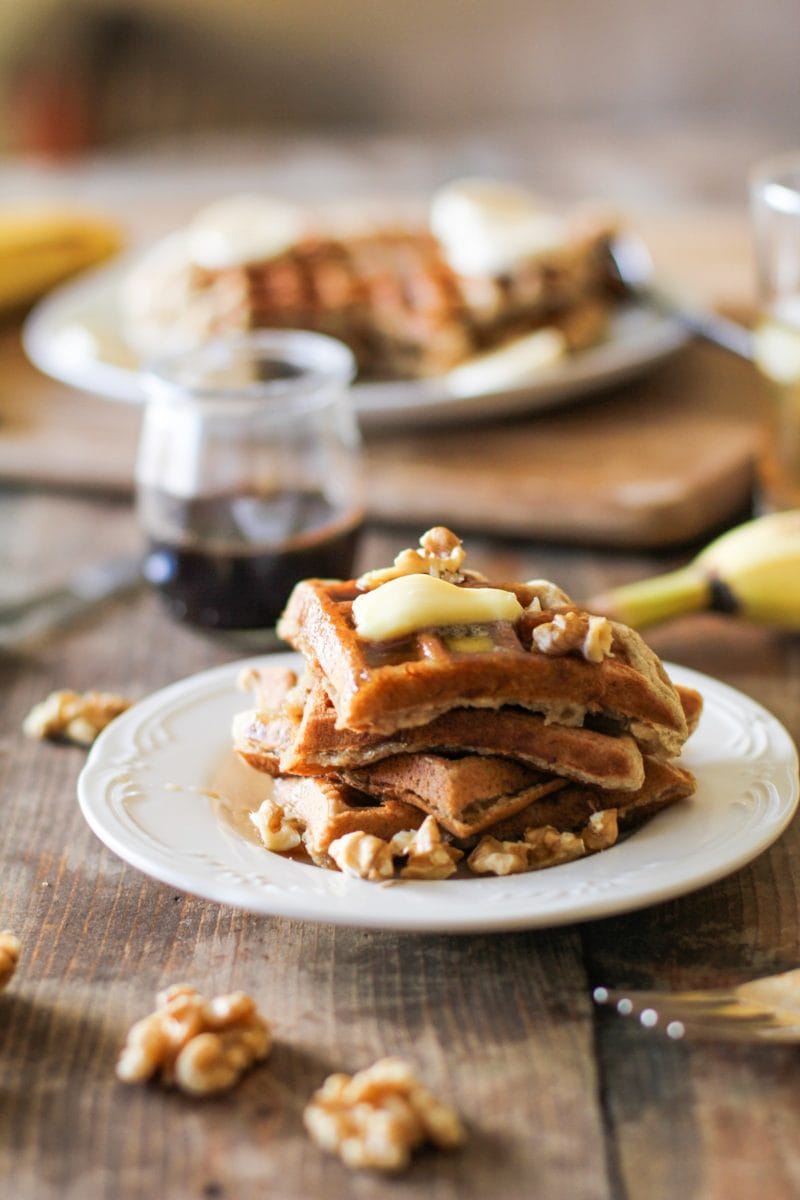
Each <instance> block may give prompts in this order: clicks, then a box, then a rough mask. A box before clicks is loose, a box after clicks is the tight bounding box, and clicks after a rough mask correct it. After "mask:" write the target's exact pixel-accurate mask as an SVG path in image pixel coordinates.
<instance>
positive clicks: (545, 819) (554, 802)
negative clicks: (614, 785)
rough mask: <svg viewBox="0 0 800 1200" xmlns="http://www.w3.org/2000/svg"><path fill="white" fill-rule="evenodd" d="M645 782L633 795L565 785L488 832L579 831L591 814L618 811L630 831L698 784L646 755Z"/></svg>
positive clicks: (503, 834)
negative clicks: (547, 829) (606, 810)
mask: <svg viewBox="0 0 800 1200" xmlns="http://www.w3.org/2000/svg"><path fill="white" fill-rule="evenodd" d="M644 768H645V778H644V783H643V784H642V786H641V787H640V788H638V789H637V790H636V791H635V792H620V791H613V790H611V791H603V790H602V789H600V788H591V787H584V786H580V785H572V784H567V785H566V786H565V787H563V788H562V789H560V790H559V791H558V792H557V793H556V794H554V795H552V796H545V797H543V798H542V799H541V800H536V801H535V802H534V803H533V804H531V805H529V806H528V807H527V808H524V809H520V810H518V811H517V813H516V814H515V815H513V816H512V817H510V818H507V819H504V820H502V821H500V822H499V823H498V824H497V825H496V826H495V827H493V828H492V829H491V830H490V832H491V833H492V834H493V835H494V836H495V837H496V838H499V839H501V840H502V839H503V838H515V837H521V836H522V835H523V833H524V832H525V830H526V829H530V828H539V827H540V826H543V825H552V826H553V827H554V828H555V829H558V830H561V831H565V830H574V829H580V828H582V826H584V825H585V824H586V822H587V821H588V819H589V817H590V816H591V815H592V813H595V812H600V811H603V810H605V809H610V808H614V809H616V810H617V816H618V821H619V825H620V828H621V829H632V828H634V827H635V826H636V825H639V824H641V823H642V821H646V820H647V819H648V818H649V817H652V816H654V815H655V814H656V813H657V812H660V811H661V809H663V808H666V807H667V806H668V805H670V804H674V803H676V802H677V801H679V800H686V799H687V798H688V797H689V796H691V795H693V793H694V792H695V790H696V787H697V783H696V780H695V778H694V776H693V775H692V773H691V772H690V771H686V770H684V768H683V767H677V766H675V764H674V763H668V762H663V761H662V760H660V759H656V758H650V757H649V756H645V760H644Z"/></svg>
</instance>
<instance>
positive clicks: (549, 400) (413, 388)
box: [23, 259, 686, 428]
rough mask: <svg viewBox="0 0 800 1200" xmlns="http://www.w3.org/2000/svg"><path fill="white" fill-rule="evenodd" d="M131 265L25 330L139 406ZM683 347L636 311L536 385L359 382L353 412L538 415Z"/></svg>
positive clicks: (46, 308)
mask: <svg viewBox="0 0 800 1200" xmlns="http://www.w3.org/2000/svg"><path fill="white" fill-rule="evenodd" d="M130 266H131V260H130V259H123V260H119V261H117V262H115V263H112V264H111V265H110V266H105V267H101V268H99V269H98V270H95V271H91V272H87V273H86V274H84V275H81V276H79V277H78V278H76V279H74V280H72V281H71V282H70V283H67V284H65V285H63V286H62V287H61V288H58V289H56V290H55V291H53V292H51V293H50V295H48V296H47V297H46V298H45V299H44V300H43V301H41V303H40V304H39V305H38V306H37V307H36V308H35V309H34V310H33V312H32V313H31V314H30V316H29V317H28V319H27V321H26V323H25V327H24V329H23V344H24V347H25V351H26V353H27V355H28V357H29V359H30V360H31V362H32V363H33V364H34V366H36V367H38V368H39V370H40V371H43V372H44V373H45V375H50V376H52V377H53V378H54V379H58V380H59V381H60V382H61V383H66V384H69V385H70V386H71V387H75V388H79V389H81V390H83V391H87V392H92V393H94V394H96V395H98V396H102V397H104V398H106V399H108V400H118V401H123V402H126V403H134V404H135V403H139V402H140V400H141V394H140V391H139V385H138V380H137V366H138V365H139V364H138V363H137V361H136V356H135V354H134V352H133V350H132V349H131V347H130V346H128V345H127V343H126V341H125V335H124V329H123V321H122V316H121V312H120V307H119V285H120V281H121V279H122V276H123V274H124V272H126V271H127V270H129V269H130ZM81 331H85V333H86V334H88V336H84V335H83V334H82V332H81ZM685 341H686V333H685V331H684V330H683V328H682V327H681V326H680V324H679V323H678V322H677V321H675V320H673V319H672V318H669V317H665V316H663V315H661V314H659V313H656V312H653V311H651V310H649V309H646V308H643V307H637V306H634V305H632V306H627V307H623V308H620V309H619V310H618V311H617V313H616V314H615V315H614V317H613V318H612V322H611V331H610V335H609V337H608V338H607V339H606V341H604V342H603V343H601V344H600V345H598V346H594V347H592V348H591V349H587V350H582V351H580V352H579V353H577V354H574V355H572V356H570V357H568V358H565V359H563V360H561V361H560V362H558V363H555V364H553V365H552V366H549V367H543V368H542V369H541V370H540V371H539V372H537V374H536V377H535V378H534V379H530V380H528V381H524V380H521V381H520V382H519V383H517V384H515V385H514V386H506V387H503V388H502V389H498V390H494V391H486V390H482V391H476V392H474V393H466V394H465V393H464V391H463V385H462V386H459V385H458V384H457V383H455V382H452V381H448V377H447V376H442V377H440V378H437V379H425V380H417V381H412V382H392V383H359V384H356V386H355V388H354V398H355V406H356V410H357V412H358V415H359V417H360V419H361V421H362V424H364V425H365V426H367V427H369V428H380V427H382V426H386V427H388V426H398V425H405V424H408V425H411V424H414V425H419V424H421V423H432V422H437V421H451V420H462V419H463V418H465V417H479V416H484V417H485V416H510V415H512V414H514V413H524V412H532V411H536V410H537V409H543V408H548V407H553V406H556V405H560V404H564V403H566V402H568V401H570V400H573V399H577V398H579V397H581V396H586V395H590V394H592V393H594V392H597V391H600V390H602V389H604V388H608V387H611V386H614V385H616V384H621V383H624V382H629V381H631V380H633V379H636V378H638V377H641V376H642V375H644V374H646V373H647V372H648V371H650V370H652V369H653V368H654V367H655V366H656V365H657V364H658V363H660V362H662V361H663V360H664V359H666V358H668V357H669V356H670V355H671V354H673V353H674V352H675V351H676V350H677V349H678V348H679V347H680V346H682V345H683V344H684V342H685Z"/></svg>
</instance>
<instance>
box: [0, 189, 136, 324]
mask: <svg viewBox="0 0 800 1200" xmlns="http://www.w3.org/2000/svg"><path fill="white" fill-rule="evenodd" d="M121 246H122V235H121V232H120V230H119V228H118V227H117V226H116V225H114V224H112V223H111V222H109V221H106V220H103V219H102V218H101V217H95V216H92V215H87V214H84V213H74V212H67V211H62V210H60V209H59V210H53V209H46V210H42V211H38V212H35V211H34V212H28V211H22V210H19V209H6V210H3V209H0V316H2V315H7V314H10V313H13V312H16V311H17V310H19V309H22V308H24V307H26V306H27V305H29V304H31V303H33V301H34V300H37V299H38V298H39V297H40V296H42V295H44V293H45V292H47V291H48V290H49V289H50V288H51V287H54V286H55V284H57V283H61V282H62V280H64V279H67V278H68V277H69V276H70V275H73V274H75V273H76V272H77V271H80V270H83V269H84V268H85V267H90V266H94V265H95V264H96V263H99V262H102V261H103V260H104V259H106V258H109V257H110V256H111V255H112V254H116V253H117V251H118V250H119V249H120V248H121Z"/></svg>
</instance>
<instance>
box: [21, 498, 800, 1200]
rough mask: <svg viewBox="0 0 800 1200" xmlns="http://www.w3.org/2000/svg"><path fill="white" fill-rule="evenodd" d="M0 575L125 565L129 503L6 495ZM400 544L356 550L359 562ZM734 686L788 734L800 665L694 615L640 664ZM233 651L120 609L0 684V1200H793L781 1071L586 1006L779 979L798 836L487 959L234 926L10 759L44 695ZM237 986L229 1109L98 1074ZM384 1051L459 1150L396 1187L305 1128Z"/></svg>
mask: <svg viewBox="0 0 800 1200" xmlns="http://www.w3.org/2000/svg"><path fill="white" fill-rule="evenodd" d="M1 503H2V508H0V512H2V518H3V519H2V522H1V523H0V530H2V546H1V547H0V548H1V549H2V555H3V561H4V562H5V563H6V564H7V569H8V570H10V571H11V572H12V574H13V577H14V579H15V580H16V581H17V584H18V586H23V585H25V584H31V583H33V582H34V581H44V580H49V579H53V578H56V577H58V576H60V575H61V574H62V573H63V572H64V571H66V570H68V569H69V568H70V567H72V566H75V565H76V564H78V563H80V562H89V561H93V560H95V559H97V558H102V557H103V556H105V555H112V554H118V553H120V552H125V551H129V550H133V549H135V547H136V545H137V544H138V533H137V531H136V527H135V523H134V520H133V516H132V513H131V511H130V508H129V506H128V504H127V503H126V502H124V501H110V500H102V499H98V498H96V497H95V498H91V497H86V498H80V497H75V496H71V497H65V496H53V495H49V494H37V493H30V492H27V493H26V492H14V491H11V492H8V493H7V494H5V495H4V496H3V497H2V501H1ZM418 533H419V530H418V529H416V528H415V529H413V530H412V529H410V528H409V529H397V530H393V531H391V532H388V531H386V530H381V529H380V528H378V527H371V528H370V530H369V531H368V533H367V536H366V538H365V540H364V543H363V546H362V549H361V555H360V557H361V565H362V566H366V565H367V564H374V563H376V562H382V561H388V559H389V558H390V557H391V556H392V555H393V554H394V553H395V552H396V551H397V550H398V549H400V548H401V547H402V546H403V545H405V544H407V543H408V542H409V539H411V538H413V537H415V536H416V535H417V534H418ZM469 544H470V551H471V555H472V558H473V561H474V563H475V565H477V566H479V567H480V568H482V569H485V570H487V571H488V572H489V573H491V574H497V575H499V576H501V577H504V578H510V577H520V578H529V577H532V576H538V575H549V576H552V577H555V578H556V579H558V580H559V581H560V582H562V583H563V585H564V586H565V587H567V588H568V589H570V590H571V591H573V592H574V594H576V595H587V594H589V593H591V592H594V591H595V590H597V588H598V587H599V586H602V585H605V584H610V583H613V582H618V581H622V580H624V579H629V578H634V577H636V576H638V575H640V574H642V573H644V572H645V571H647V570H650V569H653V568H655V567H656V566H659V565H661V566H666V565H670V562H671V561H676V560H667V559H665V558H663V557H661V558H655V557H653V556H644V555H638V556H634V555H630V554H628V555H622V554H618V555H615V556H612V557H607V556H606V557H604V556H602V555H600V554H598V553H589V552H585V551H578V550H569V549H566V548H560V549H556V548H554V547H550V548H547V547H545V546H543V545H537V544H536V543H533V542H530V541H514V540H505V541H501V540H498V539H494V538H493V539H486V538H483V537H480V536H475V537H472V538H470V543H469ZM650 640H651V641H652V642H653V644H654V646H655V647H656V649H657V650H658V651H659V652H660V653H661V654H663V655H665V656H666V657H669V658H671V659H674V660H678V661H680V662H682V663H685V664H686V665H688V666H691V667H695V668H698V669H700V670H703V671H708V672H710V673H712V674H714V675H716V676H718V677H719V678H722V679H724V680H726V681H727V682H729V683H731V684H734V685H736V686H739V687H741V688H743V689H744V690H745V691H747V692H748V693H749V694H750V695H752V696H753V697H754V698H755V699H757V700H760V701H761V702H763V703H765V704H766V705H767V706H768V707H770V708H771V709H772V710H773V711H774V712H775V714H776V715H777V716H778V717H779V718H780V719H782V720H783V721H784V722H785V723H786V724H787V725H788V727H789V729H790V730H791V731H792V732H793V733H794V734H795V736H797V735H798V734H799V733H800V693H798V689H797V680H798V678H800V646H798V643H797V640H796V639H793V638H791V637H787V636H780V635H776V634H772V633H770V632H768V631H765V630H761V629H755V628H750V627H747V626H745V625H743V624H742V623H741V622H738V621H735V620H732V619H727V618H723V617H716V616H698V617H693V618H684V619H682V620H681V621H678V622H674V623H672V624H671V625H669V626H664V627H663V628H661V629H660V630H658V631H657V632H655V633H654V634H653V635H652V636H651V639H650ZM238 654H239V651H237V650H235V649H234V648H232V647H231V646H230V645H228V644H226V643H223V642H221V641H217V640H213V639H211V638H209V637H208V636H206V635H205V634H202V633H199V632H197V631H194V630H192V629H190V628H188V627H182V626H179V625H176V624H175V623H173V622H172V621H171V620H170V619H168V618H167V617H166V616H165V615H164V614H163V613H162V611H161V609H160V606H159V604H158V602H157V599H156V598H155V597H154V596H152V595H150V594H148V593H145V592H143V593H139V594H137V595H135V596H130V597H128V598H126V599H124V600H120V601H118V602H114V603H111V604H107V605H105V606H104V607H103V608H102V609H99V610H97V611H95V612H93V613H92V614H90V615H89V616H87V618H86V619H85V620H83V621H81V622H80V623H79V624H77V625H75V626H74V627H72V628H70V629H68V630H65V631H62V632H61V633H60V634H58V635H56V636H53V637H51V638H50V639H48V640H45V641H43V642H41V643H38V644H36V645H33V646H31V647H29V648H28V649H27V650H26V652H24V653H19V654H17V655H14V656H7V657H5V658H3V659H0V691H1V692H2V695H3V716H2V736H1V739H0V796H2V804H3V812H4V820H3V822H2V825H0V927H8V928H12V929H14V930H15V931H16V932H17V934H18V935H19V936H20V938H21V939H22V943H23V950H22V957H21V961H20V965H19V969H18V972H17V974H16V976H15V978H14V979H13V981H12V983H11V985H10V986H9V988H8V989H7V990H6V991H5V992H4V993H2V995H0V1179H4V1180H5V1181H6V1183H5V1184H4V1186H3V1194H4V1195H8V1196H14V1197H15V1200H16V1198H19V1200H51V1198H53V1200H54V1198H56V1197H58V1198H59V1200H61V1198H66V1200H73V1198H74V1200H78V1198H80V1200H100V1198H101V1197H102V1198H104V1200H105V1198H107V1197H114V1198H115V1200H150V1198H152V1197H159V1198H161V1197H164V1198H167V1197H168V1198H170V1200H173V1198H175V1200H184V1198H185V1200H189V1198H195V1197H200V1198H210V1197H228V1198H236V1200H249V1198H250V1197H253V1200H255V1197H259V1198H260V1197H264V1196H270V1197H276V1198H280V1200H308V1198H310V1197H323V1196H324V1197H326V1198H329V1197H337V1196H341V1197H360V1198H363V1200H367V1198H368V1200H380V1198H382V1197H386V1198H388V1197H393V1198H394V1200H398V1198H401V1197H402V1198H405V1197H413V1196H426V1197H431V1196H435V1197H438V1198H441V1200H456V1198H458V1200H472V1198H475V1200H477V1198H478V1197H480V1198H483V1197H485V1196H487V1195H489V1196H503V1197H505V1198H508V1200H523V1198H524V1200H531V1198H532V1200H551V1198H553V1197H565V1198H566V1197H569V1198H570V1200H575V1198H579V1200H612V1198H613V1200H616V1198H621V1197H626V1198H627V1197H631V1198H641V1200H662V1198H663V1200H666V1198H670V1200H672V1198H677V1197H681V1198H682V1200H683V1198H685V1197H692V1198H697V1200H711V1198H715V1200H716V1198H719V1200H722V1197H725V1200H745V1198H750V1197H752V1196H753V1195H754V1194H756V1192H755V1188H756V1182H757V1185H758V1194H763V1195H765V1196H766V1195H768V1196H769V1197H770V1200H772V1198H773V1197H774V1198H775V1200H789V1198H790V1197H793V1196H796V1195H797V1194H798V1186H800V1151H798V1148H797V1147H798V1132H799V1131H800V1098H798V1090H797V1087H796V1069H797V1068H796V1062H797V1059H796V1051H793V1050H790V1049H781V1048H777V1047H765V1046H760V1047H758V1048H748V1047H737V1048H735V1049H733V1050H732V1049H730V1048H725V1049H720V1048H718V1047H714V1046H699V1045H693V1046H687V1045H676V1044H674V1043H672V1042H669V1041H667V1040H666V1039H663V1040H662V1039H661V1038H659V1037H658V1036H657V1035H654V1034H652V1033H646V1032H645V1031H643V1030H641V1029H639V1028H637V1027H636V1026H634V1025H632V1024H630V1023H626V1022H624V1021H622V1020H621V1019H619V1018H616V1017H615V1015H614V1014H610V1013H607V1012H605V1011H600V1010H597V1011H595V1010H593V1006H592V1004H591V1001H590V991H591V987H592V986H593V985H594V984H596V983H599V982H604V983H609V984H614V985H617V984H618V985H650V984H655V985H664V986H688V985H705V984H714V983H730V982H735V981H739V980H741V979H744V978H746V977H748V976H750V975H751V974H754V973H756V972H759V971H767V970H779V969H783V968H787V967H789V966H792V965H795V964H796V962H797V961H798V959H799V958H800V946H798V941H799V940H800V917H798V912H800V904H799V902H798V897H799V896H800V872H798V867H797V862H798V853H800V845H799V844H798V832H797V827H796V826H794V827H793V828H792V829H790V831H789V832H788V833H787V834H786V835H785V836H784V837H783V838H782V839H781V840H780V842H779V843H778V844H777V845H776V846H774V847H773V848H772V849H771V850H770V851H768V852H767V853H766V854H764V855H763V856H762V857H761V858H759V859H758V860H757V861H756V862H755V863H753V864H752V865H751V866H748V867H746V868H745V869H743V870H741V871H739V872H737V873H736V874H734V875H732V876H731V877H729V878H728V879H725V880H723V881H721V882H720V883H718V884H716V885H714V886H713V887H708V888H705V889H703V890H702V891H699V892H697V893H695V894H693V895H690V896H687V897H685V898H683V899H680V900H676V901H674V902H670V903H667V904H662V905H658V906H655V907H653V908H650V909H647V910H645V911H643V912H640V913H634V914H630V915H627V916H621V917H617V918H614V919H610V920H603V921H599V922H597V923H591V922H589V923H585V924H583V925H580V926H574V927H568V928H563V929H555V930H552V931H540V932H532V933H515V934H508V935H495V936H476V937H448V936H446V935H445V936H421V937H419V936H412V935H399V934H390V933H380V932H369V931H360V930H349V929H340V928H334V927H332V926H327V925H312V924H304V923H299V922H288V921H284V920H277V919H269V918H264V917H255V916H250V915H248V914H246V913H242V912H238V911H236V910H234V909H231V908H227V907H224V906H220V905H216V904H212V903H208V902H205V901H203V900H199V899H195V898H193V897H191V896H188V895H185V894H182V893H180V892H178V891H176V890H174V889H172V888H169V887H166V886H164V885H162V884H159V883H156V882H153V881H151V880H148V879H147V878H146V877H144V876H143V875H141V874H139V873H138V872H137V871H135V870H134V869H132V868H130V867H128V866H126V865H124V864H122V863H121V862H120V861H119V860H118V859H117V858H116V857H115V856H114V855H113V854H112V853H111V852H110V851H108V850H106V849H105V848H104V847H103V846H102V845H101V844H100V843H99V842H98V841H97V839H96V838H95V837H94V835H93V834H92V833H91V832H90V831H89V829H88V828H87V827H86V825H85V824H84V822H83V819H82V817H81V815H80V813H79V810H78V807H77V804H76V801H75V781H76V777H77V775H78V772H79V770H80V768H81V766H82V764H83V762H84V759H85V752H84V751H82V750H80V749H77V748H72V747H66V746H59V745H53V744H48V743H37V742H33V741H30V740H28V739H25V738H24V737H23V736H22V734H21V732H20V726H21V723H22V720H23V717H24V715H25V713H26V712H27V710H28V709H29V708H30V706H31V705H32V704H33V703H35V702H36V701H37V700H39V699H40V698H41V697H42V696H43V695H44V694H46V693H47V692H48V691H49V690H50V689H51V688H53V687H56V686H70V687H75V688H78V689H84V688H89V687H95V686H101V687H108V688H114V689H120V690H122V691H124V692H126V693H128V694H130V695H131V696H133V697H140V696H144V695H146V694H147V693H148V692H150V691H152V690H153V689H155V688H157V687H160V686H162V685H164V684H166V683H168V682H171V681H173V680H175V679H179V678H181V677H183V676H185V675H187V674H190V673H192V672H194V671H196V670H199V669H202V668H205V667H208V666H212V665H215V664H217V663H220V662H224V661H227V660H229V659H231V658H233V657H238ZM181 980H186V981H189V982H191V983H193V984H195V985H197V986H198V987H200V988H201V989H203V990H205V991H207V992H211V993H217V992H219V991H225V990H229V989H233V988H244V989H246V990H249V991H251V992H252V993H253V995H254V996H256V997H257V999H258V1001H259V1004H260V1006H261V1007H262V1009H263V1011H264V1012H265V1013H266V1014H267V1015H268V1016H269V1018H270V1020H271V1021H272V1022H273V1024H274V1028H275V1033H276V1038H277V1042H276V1047H275V1050H274V1052H273V1054H272V1056H271V1057H270V1059H269V1060H268V1062H267V1063H266V1064H265V1065H264V1066H263V1067H260V1068H258V1069H257V1070H255V1071H253V1072H252V1073H251V1074H249V1075H248V1076H247V1077H246V1078H245V1080H244V1081H243V1082H242V1084H241V1085H240V1086H239V1087H238V1088H237V1089H236V1090H235V1091H234V1092H232V1093H230V1094H228V1095H227V1096H224V1097H221V1098H219V1099H212V1100H206V1101H198V1100H190V1099H188V1098H186V1097H183V1096H181V1095H179V1094H177V1093H174V1092H168V1091H164V1090H161V1089H160V1088H159V1087H157V1086H148V1087H126V1086H124V1085H122V1084H120V1083H118V1082H117V1081H116V1080H115V1078H114V1073H113V1068H114V1062H115V1059H116V1056H117V1053H118V1051H119V1048H120V1045H121V1043H122V1041H123V1039H124V1037H125V1033H126V1031H127V1029H128V1026H129V1025H130V1024H131V1022H132V1021H133V1020H135V1019H136V1018H138V1017H139V1016H142V1015H144V1014H145V1013H147V1012H149V1011H150V1010H151V1007H152V1003H153V998H154V994H155V992H156V991H157V990H158V989H159V988H161V987H163V986H165V985H168V984H171V983H174V982H177V981H181ZM386 1053H399V1054H402V1055H404V1056H406V1057H408V1058H409V1059H410V1060H411V1061H412V1062H413V1063H415V1064H416V1065H417V1066H418V1067H419V1069H420V1072H421V1073H422V1075H423V1076H424V1078H425V1079H426V1081H427V1082H428V1083H429V1084H430V1086H431V1087H433V1088H434V1089H435V1090H436V1091H437V1092H439V1093H440V1094H441V1095H442V1096H444V1097H447V1098H448V1099H449V1100H451V1101H452V1102H453V1103H454V1104H455V1105H456V1106H457V1107H458V1109H459V1111H460V1112H461V1113H462V1114H463V1116H464V1118H465V1120H466V1122H467V1124H468V1127H469V1141H468V1143H467V1145H466V1147H465V1148H464V1149H463V1150H460V1151H456V1152H453V1153H443V1152H442V1153H437V1152H433V1151H425V1152H423V1153H420V1154H419V1155H418V1156H417V1157H416V1158H415V1160H414V1162H413V1164H412V1167H411V1169H410V1170H409V1171H408V1172H407V1173H406V1174H404V1175H403V1176H401V1177H400V1178H399V1179H397V1180H385V1179H382V1178H379V1177H376V1176H374V1175H373V1174H370V1173H352V1172H348V1171H347V1170H346V1169H345V1168H344V1167H342V1166H341V1165H340V1164H339V1163H338V1162H337V1161H336V1160H334V1159H331V1158H329V1157H327V1156H325V1155H323V1154H322V1153H321V1152H320V1151H318V1150H317V1149H316V1148H315V1147H314V1146H313V1145H311V1144H310V1142H309V1141H308V1138H307V1136H306V1134H305V1133H304V1130H303V1127H302V1123H301V1112H302V1108H303V1105H304V1103H305V1102H306V1100H307V1099H308V1097H309V1095H310V1093H311V1092H312V1091H313V1090H314V1088H315V1087H317V1086H318V1085H319V1084H320V1083H321V1081H322V1080H323V1078H324V1077H325V1076H326V1075H327V1074H328V1073H329V1072H330V1071H332V1070H346V1071H352V1070H355V1069H358V1068H360V1067H363V1066H366V1065H368V1064H369V1063H371V1062H372V1061H373V1060H374V1059H375V1058H377V1057H378V1056H380V1055H382V1054H386Z"/></svg>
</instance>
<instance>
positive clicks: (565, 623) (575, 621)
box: [532, 610, 614, 663]
mask: <svg viewBox="0 0 800 1200" xmlns="http://www.w3.org/2000/svg"><path fill="white" fill-rule="evenodd" d="M532 637H533V642H534V645H535V646H536V649H537V650H539V651H540V652H541V653H542V654H549V655H559V654H569V653H570V652H571V651H573V650H576V651H578V653H579V654H582V655H583V657H584V658H585V659H587V660H588V661H589V662H593V663H601V662H602V661H603V659H604V658H607V657H608V656H609V655H610V654H611V646H612V643H613V640H614V630H613V628H612V625H611V622H610V621H609V620H608V618H607V617H595V616H590V615H589V614H588V613H581V612H575V611H573V610H570V611H569V612H557V613H556V614H555V615H554V617H553V619H552V621H547V622H546V623H545V624H543V625H537V626H536V627H535V628H534V630H533V634H532Z"/></svg>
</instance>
